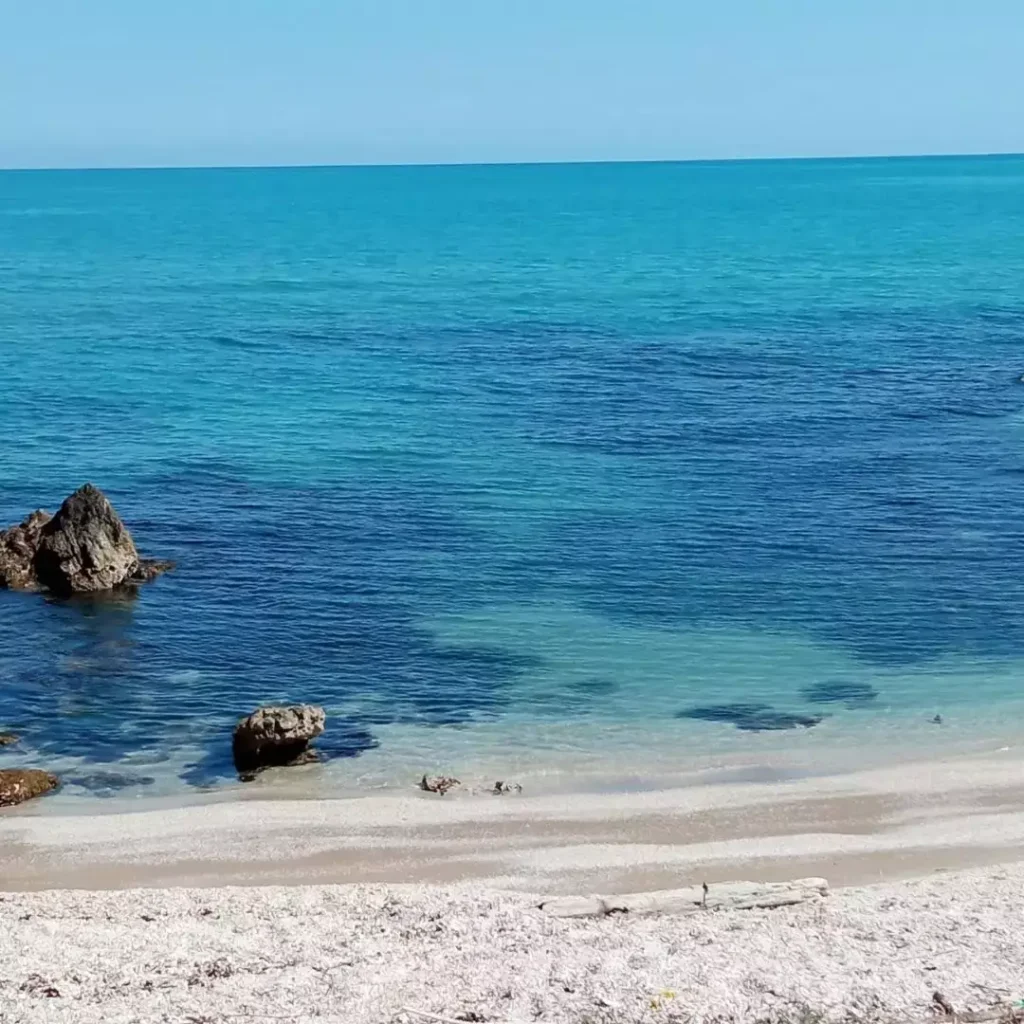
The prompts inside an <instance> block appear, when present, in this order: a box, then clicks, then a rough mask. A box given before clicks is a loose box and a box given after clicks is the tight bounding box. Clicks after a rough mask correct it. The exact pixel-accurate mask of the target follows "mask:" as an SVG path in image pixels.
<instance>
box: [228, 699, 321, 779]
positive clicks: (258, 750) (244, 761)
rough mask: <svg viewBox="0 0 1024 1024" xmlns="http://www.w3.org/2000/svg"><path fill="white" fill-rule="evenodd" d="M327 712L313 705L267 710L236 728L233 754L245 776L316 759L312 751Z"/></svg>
mask: <svg viewBox="0 0 1024 1024" xmlns="http://www.w3.org/2000/svg"><path fill="white" fill-rule="evenodd" d="M326 721H327V713H326V712H325V711H324V709H323V708H319V707H316V706H314V705H312V704H293V705H291V706H289V707H275V706H270V707H263V708H259V709H258V710H256V711H254V712H253V713H252V714H251V715H249V716H248V717H247V718H243V719H242V720H241V721H240V722H239V723H238V725H236V726H235V734H234V739H233V741H232V752H233V754H234V758H235V767H236V768H237V769H238V771H239V774H240V775H242V776H243V777H245V776H251V775H252V774H253V773H255V772H258V771H262V770H263V769H264V768H270V767H273V766H276V765H294V764H305V763H306V762H308V761H315V760H316V753H315V752H314V751H312V750H310V749H309V742H310V740H313V739H316V737H317V736H319V735H320V734H321V733H322V732H323V731H324V728H325V724H326Z"/></svg>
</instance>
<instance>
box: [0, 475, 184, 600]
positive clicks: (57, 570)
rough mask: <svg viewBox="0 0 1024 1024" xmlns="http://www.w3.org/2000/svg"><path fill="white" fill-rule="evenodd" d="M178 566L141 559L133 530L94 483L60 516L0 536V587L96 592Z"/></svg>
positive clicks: (36, 519) (39, 515)
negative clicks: (122, 520)
mask: <svg viewBox="0 0 1024 1024" xmlns="http://www.w3.org/2000/svg"><path fill="white" fill-rule="evenodd" d="M173 567H174V563H173V562H166V561H156V560H153V559H144V558H140V557H139V553H138V551H137V550H136V548H135V542H134V541H133V540H132V535H131V534H130V533H129V532H128V528H127V527H126V526H125V525H124V523H123V522H121V519H120V517H119V516H118V514H117V513H116V512H115V511H114V509H113V507H112V506H111V504H110V502H109V501H107V498H106V496H105V495H104V494H103V492H102V491H101V490H100V489H99V488H98V487H94V486H93V485H92V484H85V485H84V486H82V487H80V488H79V489H78V490H77V491H75V493H74V494H72V495H71V496H70V497H69V498H67V499H66V500H65V502H64V504H63V505H61V507H60V509H59V510H58V512H57V514H56V515H55V516H52V517H51V516H50V515H49V514H48V513H47V512H44V511H42V510H39V511H37V512H33V513H32V514H31V515H30V516H29V517H28V519H26V520H25V521H24V522H23V523H22V524H21V525H20V526H12V527H11V528H10V529H9V530H4V531H3V532H0V587H9V588H11V589H17V590H38V589H46V590H50V591H51V592H53V593H54V594H58V595H60V596H68V595H70V594H76V593H96V592H101V591H107V590H114V589H115V588H117V587H121V586H125V585H132V584H136V583H145V582H148V581H149V580H151V579H154V578H155V577H156V576H159V575H160V574H161V573H163V572H166V571H167V570H168V569H172V568H173Z"/></svg>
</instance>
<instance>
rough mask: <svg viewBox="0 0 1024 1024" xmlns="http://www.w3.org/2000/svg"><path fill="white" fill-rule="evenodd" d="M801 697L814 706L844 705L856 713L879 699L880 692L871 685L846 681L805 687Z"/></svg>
mask: <svg viewBox="0 0 1024 1024" xmlns="http://www.w3.org/2000/svg"><path fill="white" fill-rule="evenodd" d="M800 695H801V696H802V697H803V698H804V700H806V701H810V703H812V704H842V705H844V706H845V707H846V709H847V710H848V711H855V710H856V709H857V708H862V707H865V706H866V705H868V704H871V703H873V702H874V701H876V700H877V699H878V691H877V690H876V689H875V688H874V687H873V686H871V685H870V684H868V683H855V682H850V681H849V680H844V679H830V680H827V681H826V682H823V683H814V684H813V685H811V686H805V687H804V688H803V690H801V691H800Z"/></svg>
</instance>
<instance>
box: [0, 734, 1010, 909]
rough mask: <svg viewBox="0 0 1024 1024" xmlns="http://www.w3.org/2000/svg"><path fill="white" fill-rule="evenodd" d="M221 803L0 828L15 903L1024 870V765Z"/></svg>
mask: <svg viewBox="0 0 1024 1024" xmlns="http://www.w3.org/2000/svg"><path fill="white" fill-rule="evenodd" d="M276 790H277V787H276V786H270V787H267V788H266V790H265V791H264V792H260V791H254V792H252V794H251V795H248V794H246V795H243V796H241V797H240V798H239V797H238V795H236V794H230V795H226V794H216V793H215V794H207V795H204V796H202V797H199V798H197V799H195V800H192V801H188V802H182V801H180V800H166V801H162V802H158V803H157V804H156V805H155V806H154V805H153V804H151V803H150V802H149V801H146V805H145V806H143V807H139V806H138V804H136V803H135V802H134V801H131V800H123V801H117V802H116V803H115V802H113V801H111V802H106V801H105V802H104V803H103V805H102V807H101V808H90V809H88V810H86V809H84V808H82V809H81V810H74V809H72V808H69V807H68V806H67V804H65V805H63V806H61V807H59V808H58V807H56V806H54V807H49V808H48V807H47V805H46V802H45V801H40V802H38V803H36V804H35V805H33V804H29V805H26V806H25V807H24V808H15V809H12V810H9V811H5V812H3V813H0V877H3V878H4V888H6V889H8V890H38V889H50V888H84V889H95V888H125V887H136V886H150V885H155V886H166V885H190V886H219V885H238V884H303V883H323V884H326V883H348V882H375V883H376V882H379V883H387V884H406V883H446V884H451V883H457V882H466V881H473V882H486V883H487V884H488V885H491V886H495V887H498V888H504V889H520V890H528V891H555V892H566V893H582V892H589V891H643V890H646V889H657V888H673V887H677V886H679V885H686V884H694V883H697V882H700V881H702V880H705V879H711V880H727V879H729V878H743V877H751V876H753V877H756V878H757V879H759V880H764V881H776V880H784V879H786V878H794V877H800V876H808V875H818V876H823V877H825V878H827V879H828V880H829V881H830V883H831V884H832V885H834V886H841V885H848V884H865V883H868V882H877V881H882V880H890V879H898V878H906V877H914V876H917V875H921V874H927V873H928V872H930V871H933V870H939V869H942V870H954V869H957V868H963V867H977V866H983V865H988V864H995V863H1000V862H1004V861H1012V860H1015V859H1018V858H1024V755H1022V753H1021V752H1020V751H1018V750H1015V749H1014V750H1006V751H1001V752H998V753H996V754H990V755H989V756H987V757H984V758H979V757H957V758H947V759H945V760H942V761H922V762H915V763H911V764H908V765H902V766H895V767H893V766H890V767H886V768H872V769H865V770H862V771H859V772H856V771H855V772H847V773H843V774H834V775H827V776H797V777H792V778H787V779H784V780H779V779H778V778H774V779H771V780H768V781H750V780H746V781H742V780H735V779H734V780H733V781H721V780H720V781H717V782H713V783H709V782H707V781H706V780H705V781H704V782H703V783H700V782H698V783H697V784H691V785H687V786H676V787H674V788H657V787H652V788H643V789H633V790H629V789H612V790H611V791H604V792H591V793H548V794H542V795H523V796H518V795H506V796H483V795H480V796H477V795H454V794H450V795H448V796H446V797H435V796H431V795H429V794H421V793H414V792H409V793H401V794H382V795H373V796H360V797H342V798H334V799H316V798H312V797H308V796H307V797H303V798H298V799H296V798H287V799H282V798H281V794H280V793H279V792H277V791H276Z"/></svg>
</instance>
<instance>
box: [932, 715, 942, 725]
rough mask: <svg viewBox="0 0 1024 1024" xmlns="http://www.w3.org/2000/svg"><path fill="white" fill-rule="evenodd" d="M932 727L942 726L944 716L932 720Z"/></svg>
mask: <svg viewBox="0 0 1024 1024" xmlns="http://www.w3.org/2000/svg"><path fill="white" fill-rule="evenodd" d="M932 725H942V715H936V716H935V717H934V718H933V719H932Z"/></svg>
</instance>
